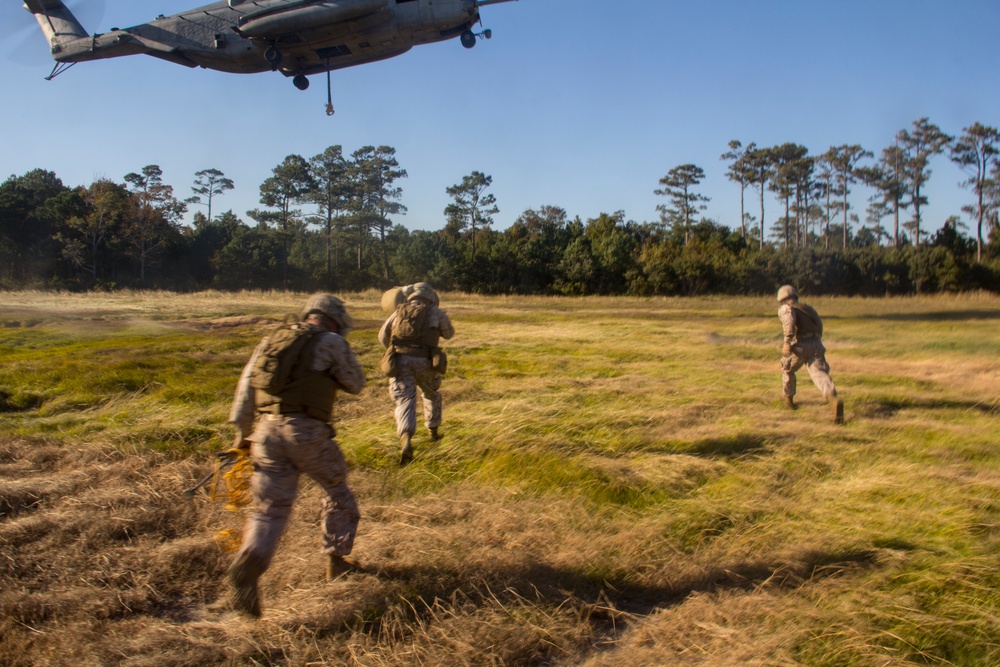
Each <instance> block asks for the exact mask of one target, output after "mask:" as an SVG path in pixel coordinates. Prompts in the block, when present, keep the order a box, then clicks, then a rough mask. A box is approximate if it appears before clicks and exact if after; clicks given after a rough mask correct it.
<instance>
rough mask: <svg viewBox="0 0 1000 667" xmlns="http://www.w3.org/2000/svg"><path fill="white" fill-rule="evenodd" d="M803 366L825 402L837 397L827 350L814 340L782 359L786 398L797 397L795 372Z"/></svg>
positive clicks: (797, 347) (802, 344) (782, 384)
mask: <svg viewBox="0 0 1000 667" xmlns="http://www.w3.org/2000/svg"><path fill="white" fill-rule="evenodd" d="M803 366H805V367H806V370H807V371H809V377H811V378H812V381H813V383H814V384H815V385H816V387H817V388H818V389H819V390H820V393H822V394H823V400H825V401H828V400H830V397H831V396H836V395H837V389H836V387H834V385H833V380H832V379H831V378H830V364H828V363H826V348H825V347H823V343H821V342H820V341H818V340H812V341H806V342H801V343H799V344H798V345H795V346H794V347H793V348H792V353H791V354H790V355H788V356H783V357H782V358H781V386H782V390H783V391H784V394H785V396H788V397H792V396H795V371H797V370H799V369H800V368H802V367H803Z"/></svg>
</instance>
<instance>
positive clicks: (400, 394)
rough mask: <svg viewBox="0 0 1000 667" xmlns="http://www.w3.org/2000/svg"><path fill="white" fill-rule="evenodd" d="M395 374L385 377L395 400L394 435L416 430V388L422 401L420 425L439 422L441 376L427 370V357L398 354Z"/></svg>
mask: <svg viewBox="0 0 1000 667" xmlns="http://www.w3.org/2000/svg"><path fill="white" fill-rule="evenodd" d="M398 359H399V374H398V375H397V376H396V377H394V378H391V379H390V380H389V395H390V396H392V400H393V401H395V402H396V436H397V437H402V436H403V434H404V433H409V434H410V435H413V434H414V433H416V431H417V389H420V395H421V398H422V399H423V404H424V425H425V426H427V428H437V427H438V426H440V425H441V392H440V391H438V390H439V389H440V388H441V375H440V374H438V373H437V371H434V370H432V369H431V360H430V359H424V358H423V357H411V356H410V355H408V354H401V355H399V357H398Z"/></svg>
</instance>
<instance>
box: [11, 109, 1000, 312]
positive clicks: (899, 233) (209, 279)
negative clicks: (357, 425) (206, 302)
mask: <svg viewBox="0 0 1000 667" xmlns="http://www.w3.org/2000/svg"><path fill="white" fill-rule="evenodd" d="M998 144H1000V135H998V133H997V131H996V130H994V129H992V128H988V127H984V126H981V125H979V124H978V123H976V124H974V125H973V126H970V127H969V128H966V129H965V131H964V134H963V135H962V136H960V137H959V138H957V139H955V138H952V137H948V136H947V135H944V134H943V133H942V132H941V131H940V130H939V129H937V128H936V127H934V126H931V125H930V124H929V123H928V122H927V119H921V120H919V121H917V122H915V123H914V127H913V129H912V130H904V131H901V133H900V135H898V136H897V137H896V141H895V143H894V145H893V147H891V149H886V150H885V151H883V154H882V156H881V158H880V159H879V160H878V161H876V162H875V163H873V164H870V165H865V164H862V161H863V160H865V159H866V158H872V157H873V155H872V154H871V153H870V152H868V151H864V150H863V149H861V147H859V146H840V147H832V148H831V149H830V150H829V151H827V152H826V153H824V154H822V155H817V156H810V155H809V154H808V151H807V150H806V149H805V148H804V147H801V146H797V145H794V144H784V145H781V146H776V147H771V148H759V147H757V146H756V145H755V144H753V143H750V144H748V145H746V146H744V145H743V144H742V143H741V142H739V141H733V142H731V143H730V146H729V148H730V150H729V151H728V152H727V153H725V154H723V155H722V159H724V160H727V162H728V164H729V171H728V176H729V178H730V179H732V180H733V181H734V182H735V183H737V184H738V185H739V186H740V192H741V198H740V200H741V211H740V214H741V219H742V220H743V224H742V225H741V226H740V228H738V229H729V228H728V227H725V226H722V225H720V224H718V223H717V222H715V221H713V220H709V219H705V218H703V217H699V212H700V211H701V210H703V209H704V202H705V201H707V198H706V197H704V196H702V195H700V194H699V193H698V192H697V186H698V184H699V183H700V182H701V179H702V178H703V172H702V170H701V169H700V168H699V167H697V166H696V165H680V166H678V167H676V168H674V169H672V170H671V171H670V172H669V173H668V174H667V176H665V177H664V178H663V179H661V180H660V186H661V187H660V189H657V190H655V192H656V194H660V195H663V196H664V197H666V198H667V202H668V203H665V204H664V205H662V206H660V207H659V211H660V219H659V220H657V221H654V222H642V223H637V222H634V221H630V220H626V219H625V218H624V215H623V214H622V213H620V212H618V213H601V214H599V215H597V216H596V217H594V218H591V219H588V220H585V221H584V220H581V219H580V218H575V219H569V218H568V216H567V214H566V212H565V210H563V209H562V208H559V207H557V206H543V207H540V208H538V209H534V210H527V211H524V212H523V213H522V214H521V215H520V216H518V217H517V219H516V220H515V221H514V223H513V224H511V225H510V226H509V227H508V228H507V229H504V230H502V231H498V230H495V229H493V222H494V216H495V215H496V214H497V213H498V212H499V208H498V206H497V202H496V199H495V197H494V196H493V195H492V194H491V193H490V192H489V188H490V186H491V185H492V179H491V177H490V176H488V175H486V174H483V173H481V172H478V171H474V172H472V173H471V174H469V175H468V176H466V177H464V178H463V179H462V182H461V183H458V184H455V185H453V186H451V187H448V188H447V193H448V195H449V196H450V197H451V198H452V202H451V203H450V204H449V205H448V206H447V207H446V209H445V210H444V212H443V213H444V219H445V225H444V227H443V228H442V229H440V230H438V231H423V230H419V231H410V230H407V229H406V228H405V227H404V226H402V225H399V224H395V223H393V222H392V220H393V218H396V217H398V216H399V215H401V214H403V213H405V210H406V208H405V206H403V204H402V203H401V198H402V188H401V187H400V186H399V185H398V182H399V180H400V179H402V178H405V177H406V171H405V170H403V169H401V168H400V166H399V164H398V163H397V161H396V158H395V150H394V149H393V148H391V147H388V146H380V147H374V146H365V147H363V148H361V149H358V150H357V151H355V152H354V153H352V154H351V155H345V154H344V153H343V149H342V147H341V146H331V147H330V148H328V149H326V150H325V151H324V152H322V153H320V154H318V155H316V156H314V157H312V158H310V159H305V158H303V157H301V156H298V155H290V156H288V157H287V158H286V159H285V160H284V161H283V162H282V163H281V164H279V165H278V166H276V167H275V168H274V169H273V171H272V175H271V176H270V177H268V178H267V179H266V180H265V181H264V182H263V183H262V184H261V185H260V202H261V204H262V206H263V207H262V208H260V209H254V210H252V211H248V212H247V216H248V217H249V218H250V219H251V220H252V221H253V223H254V224H248V223H247V222H246V221H244V220H243V219H242V218H240V217H239V216H237V215H236V214H234V213H233V212H232V211H231V210H229V211H225V212H224V213H222V214H221V215H215V214H214V213H213V207H214V208H216V209H217V208H219V207H218V201H219V198H220V197H221V196H223V195H224V194H225V193H226V192H227V191H229V190H232V189H233V188H234V184H233V182H232V181H231V180H230V179H228V178H226V177H225V175H224V174H223V173H222V172H221V171H219V170H216V169H206V170H203V171H200V172H198V173H197V174H195V180H194V185H193V186H192V188H191V190H192V192H193V196H191V197H189V198H187V199H183V200H182V199H179V198H177V197H176V196H175V194H174V188H173V187H172V186H171V185H168V184H165V183H164V182H163V179H162V171H161V170H160V168H159V167H158V166H156V165H149V166H147V167H145V168H144V169H142V170H141V171H140V172H136V173H130V174H127V175H126V176H125V177H124V179H123V182H121V183H118V182H114V181H111V180H106V179H102V180H98V181H96V182H94V183H92V184H91V185H89V186H77V187H68V186H66V185H64V184H63V183H62V182H61V181H60V180H59V178H58V177H57V176H56V175H55V174H54V173H52V172H49V171H45V170H41V169H37V170H33V171H30V172H28V173H26V174H23V175H21V176H11V177H10V178H8V179H7V180H6V181H4V182H3V183H2V184H0V288H5V289H15V288H49V289H52V288H55V289H69V290H89V289H115V288H126V287H128V288H147V289H154V288H155V289H170V290H180V291H189V290H201V289H208V288H214V289H225V290H238V289H295V290H304V291H306V290H319V289H322V290H331V291H342V290H357V289H365V288H369V287H386V286H390V285H393V284H402V283H408V282H414V281H417V280H428V281H430V282H432V283H434V284H435V285H437V286H439V287H440V288H442V289H447V290H463V291H470V292H481V293H518V294H550V293H562V294H636V295H652V294H668V295H674V294H677V295H695V294H706V293H725V294H760V293H768V292H771V291H773V289H774V288H775V286H776V285H778V284H782V283H786V282H792V283H795V284H797V285H798V286H800V288H802V289H804V290H807V291H808V292H810V293H813V294H817V293H827V294H863V295H883V294H912V293H926V292H936V291H959V290H974V289H985V290H990V291H994V292H1000V232H998V229H997V210H998V207H1000V206H998V205H1000V195H998V188H997V182H998V180H1000V178H998V176H1000V174H998V169H997V163H996V155H997V146H998ZM945 151H950V153H951V157H952V159H953V160H954V161H955V162H956V163H958V164H960V165H962V166H963V167H964V168H966V169H967V170H968V173H969V174H970V179H969V181H968V182H967V183H966V184H965V185H966V186H967V187H968V188H969V189H970V190H971V192H972V194H973V195H974V197H973V198H972V202H973V203H970V205H969V206H968V207H967V208H966V209H965V212H966V213H967V214H968V216H969V218H970V219H971V220H973V221H974V222H975V223H976V232H977V233H976V235H975V236H970V235H968V234H966V233H965V229H964V227H965V226H964V225H963V224H962V222H961V219H960V218H958V217H957V216H952V217H950V218H949V219H948V220H947V221H945V223H944V225H943V226H942V227H941V228H940V229H939V230H938V231H936V232H935V233H933V234H931V235H928V234H927V232H926V231H925V230H924V229H923V227H926V226H927V225H926V222H922V220H921V214H922V212H921V208H922V207H923V206H924V205H926V203H927V199H926V196H925V195H924V194H922V193H923V192H925V186H926V182H927V179H928V178H929V176H930V170H929V168H928V165H929V161H930V159H931V157H933V156H934V155H938V154H940V153H942V152H945ZM859 182H863V183H865V184H866V185H868V186H870V187H871V188H872V189H873V191H874V192H875V194H874V195H873V196H872V198H871V199H870V201H869V206H868V209H867V213H866V221H865V223H862V222H861V221H860V217H859V216H858V215H857V214H855V213H852V212H851V207H850V203H849V198H848V194H849V193H850V188H851V185H852V184H855V183H859ZM748 188H750V189H756V190H757V194H758V195H759V204H760V214H761V215H760V217H759V218H755V217H754V216H753V215H751V214H748V213H746V211H745V210H744V209H745V202H744V201H743V199H744V197H743V195H744V194H745V191H746V190H747V189H748ZM765 191H768V192H771V193H773V194H774V195H775V197H776V198H777V201H778V202H779V203H780V204H781V210H780V213H781V214H780V215H778V216H775V218H774V220H772V221H771V224H770V225H769V226H765V224H764V212H765V211H764V202H765V199H764V192H765ZM195 206H202V207H204V211H203V210H198V211H197V212H196V213H195V214H194V216H193V222H192V224H190V225H185V224H182V222H181V221H182V218H183V217H184V215H185V213H186V212H187V211H188V209H189V208H192V207H195ZM884 219H889V220H891V221H892V222H893V226H892V227H891V229H889V230H887V229H885V228H884V227H883V226H882V224H881V223H882V221H883V220H884ZM984 230H985V232H986V233H985V234H984ZM766 232H768V233H766Z"/></svg>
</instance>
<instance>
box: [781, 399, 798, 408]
mask: <svg viewBox="0 0 1000 667" xmlns="http://www.w3.org/2000/svg"><path fill="white" fill-rule="evenodd" d="M783 401H784V403H785V407H787V408H788V409H789V410H798V408H799V406H797V405H795V399H794V398H792V397H791V396H785V397H784V399H783Z"/></svg>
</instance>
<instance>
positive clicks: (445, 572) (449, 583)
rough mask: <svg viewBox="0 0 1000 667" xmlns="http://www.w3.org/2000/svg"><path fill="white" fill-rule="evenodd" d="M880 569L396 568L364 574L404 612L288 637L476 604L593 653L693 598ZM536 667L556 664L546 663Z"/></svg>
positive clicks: (368, 613) (806, 565)
mask: <svg viewBox="0 0 1000 667" xmlns="http://www.w3.org/2000/svg"><path fill="white" fill-rule="evenodd" d="M874 567H877V552H876V551H874V550H863V549H859V550H841V551H828V552H820V551H816V552H809V553H805V554H803V555H802V557H801V558H800V559H797V560H795V561H793V562H787V563H778V564H774V563H764V562H754V561H739V562H733V563H720V564H718V565H716V566H714V567H712V568H709V569H707V570H705V571H703V572H701V573H698V574H694V575H691V576H689V577H686V578H680V579H678V580H677V581H673V582H670V583H667V584H660V585H651V584H644V583H640V582H636V581H634V579H633V577H631V576H629V575H628V574H625V573H623V574H618V575H609V576H597V575H593V574H586V573H580V572H577V571H573V570H569V569H560V568H556V567H553V566H550V565H547V564H540V563H525V564H524V565H523V566H522V567H515V568H509V569H498V570H493V571H489V570H480V571H477V572H475V573H472V572H468V571H458V570H455V569H442V568H439V567H419V568H401V567H393V566H389V567H383V568H378V569H373V570H367V571H365V570H363V571H362V572H363V573H365V574H369V575H374V576H375V577H377V578H378V579H379V580H383V581H386V582H387V584H388V583H389V582H391V584H393V585H395V586H397V587H398V586H402V587H403V588H404V589H405V590H406V594H405V596H404V597H403V599H405V601H406V604H405V606H403V605H400V604H399V602H400V597H397V596H386V597H385V599H384V601H383V602H384V604H382V605H381V607H372V606H369V607H367V608H365V609H364V610H355V611H347V612H344V613H343V614H341V615H340V617H339V618H338V617H327V618H326V619H324V622H322V623H319V624H317V623H316V621H317V619H315V618H298V619H295V620H293V621H290V622H288V623H287V624H286V625H287V627H288V628H289V629H294V630H300V629H306V630H308V631H310V632H312V633H315V636H316V638H317V639H319V638H323V637H329V636H333V635H337V634H340V633H345V632H362V633H365V634H368V635H369V636H372V637H378V636H380V633H381V632H382V631H383V627H382V625H383V622H386V621H388V622H391V623H392V624H393V626H394V628H396V629H397V630H398V628H399V627H400V626H399V621H400V618H399V616H398V613H399V611H400V610H401V609H405V616H406V618H405V622H406V624H407V625H411V626H412V627H414V628H420V627H423V626H425V625H427V624H429V623H432V622H433V621H434V620H435V619H436V618H437V615H438V613H440V612H441V611H442V608H444V609H445V611H446V613H447V614H460V613H468V612H467V611H465V610H467V609H468V608H469V606H470V604H471V607H472V608H474V609H478V608H483V607H489V606H493V607H501V608H503V609H504V610H506V611H508V612H509V611H510V610H511V609H514V610H517V609H523V608H524V605H525V603H526V602H527V603H530V604H531V605H532V606H537V607H538V608H539V609H540V610H542V611H543V612H544V613H546V614H552V613H555V612H553V610H556V611H559V610H562V611H563V612H564V613H568V614H570V615H572V616H574V617H575V618H576V619H579V620H580V621H582V622H584V623H586V624H587V625H588V626H589V627H590V628H591V633H592V635H593V638H594V641H593V643H592V644H591V645H592V646H596V645H597V644H598V643H599V641H600V639H601V638H604V637H608V636H611V635H615V636H618V635H620V634H621V632H622V631H623V630H624V629H625V628H626V627H627V626H628V624H629V623H631V622H634V621H635V620H638V618H639V617H644V616H647V615H649V614H651V613H653V612H654V611H656V610H658V609H665V608H669V607H672V606H675V605H678V604H681V603H682V602H683V601H684V600H685V599H686V598H688V597H689V596H690V595H692V594H693V593H715V592H722V591H731V590H744V591H754V590H759V589H761V588H768V589H777V590H796V589H798V588H800V587H802V586H805V585H807V584H810V583H812V582H816V581H818V580H822V579H826V578H829V577H835V576H843V575H847V574H849V573H852V572H860V571H866V570H869V569H871V568H874ZM397 590H398V589H397ZM514 615H516V614H514ZM539 649H541V650H547V651H550V652H551V655H549V656H547V658H555V657H557V656H559V655H562V653H563V651H564V648H560V647H558V646H555V645H554V644H547V645H546V646H545V647H544V648H542V647H539ZM536 657H538V656H537V655H536ZM532 664H549V663H548V662H545V660H543V661H542V662H541V663H534V662H533V663H532Z"/></svg>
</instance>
